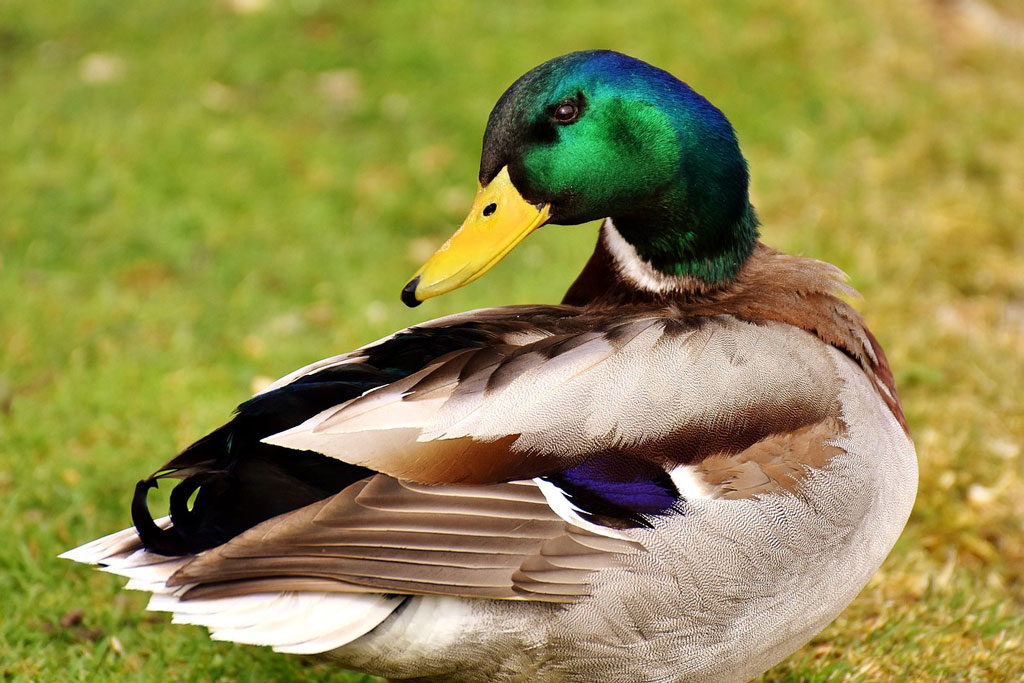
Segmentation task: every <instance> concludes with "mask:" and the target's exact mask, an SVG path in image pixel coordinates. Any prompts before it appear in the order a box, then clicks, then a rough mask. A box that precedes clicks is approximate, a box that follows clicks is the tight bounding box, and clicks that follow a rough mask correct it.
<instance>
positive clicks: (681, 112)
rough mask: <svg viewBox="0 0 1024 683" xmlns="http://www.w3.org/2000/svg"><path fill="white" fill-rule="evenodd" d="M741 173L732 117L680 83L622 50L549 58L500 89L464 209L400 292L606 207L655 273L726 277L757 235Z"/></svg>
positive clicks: (464, 270)
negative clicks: (462, 216)
mask: <svg viewBox="0 0 1024 683" xmlns="http://www.w3.org/2000/svg"><path fill="white" fill-rule="evenodd" d="M747 186H748V173H747V165H746V161H745V160H744V158H743V155H742V154H741V153H740V149H739V144H738V143H737V141H736V135H735V133H734V132H733V129H732V126H731V125H730V123H729V121H728V120H727V119H726V118H725V115H723V114H722V112H720V111H719V110H718V109H717V108H715V107H714V106H713V105H712V104H711V103H710V102H708V101H707V100H706V99H704V98H703V97H702V96H700V95H699V94H697V93H696V92H694V91H693V90H692V89H691V88H690V87H689V86H687V85H686V84H685V83H683V82H682V81H680V80H678V79H676V78H675V77H674V76H672V75H671V74H669V73H668V72H666V71H663V70H661V69H658V68H655V67H653V66H651V65H650V64H647V63H645V62H642V61H640V60H638V59H634V58H632V57H628V56H626V55H623V54H620V53H617V52H610V51H587V52H574V53H571V54H568V55H564V56H562V57H557V58H555V59H552V60H551V61H548V62H545V63H544V64H541V65H540V66H538V67H536V68H534V69H532V70H531V71H529V72H527V73H526V74H525V75H523V76H522V77H521V78H520V79H519V80H517V81H516V82H515V83H513V84H512V86H511V87H509V89H508V90H506V91H505V93H504V94H503V95H502V96H501V98H500V99H499V100H498V103H497V104H496V105H495V107H494V110H493V111H492V112H491V115H490V118H489V119H488V122H487V129H486V131H485V133H484V141H483V154H482V157H481V160H480V175H479V189H478V191H477V195H476V199H475V200H474V202H473V206H472V208H471V210H470V213H469V216H468V217H467V218H466V220H465V222H464V223H463V224H462V227H461V228H459V230H458V232H456V233H455V234H454V235H453V236H452V237H451V238H450V239H449V240H448V241H447V242H446V243H445V244H444V245H443V246H442V247H441V248H440V249H439V250H438V251H437V252H436V253H435V254H434V255H433V256H431V257H430V259H429V260H428V261H427V262H426V263H425V264H424V265H423V267H421V268H420V269H419V271H417V273H416V274H415V275H414V276H413V278H412V279H411V280H410V281H409V282H408V284H406V286H405V288H404V289H403V290H402V300H403V301H404V302H405V303H406V304H408V305H409V306H416V305H418V304H419V303H421V302H422V301H423V300H425V299H427V298H429V297H432V296H437V295H439V294H443V293H445V292H448V291H451V290H453V289H456V288H457V287H461V286H462V285H465V284H468V283H470V282H472V281H473V280H475V279H477V278H478V277H480V276H481V275H483V274H484V273H485V272H487V270H489V269H490V268H491V267H492V266H493V265H494V264H495V263H497V262H498V261H499V260H501V258H502V257H504V256H505V254H507V253H508V252H510V251H511V250H512V249H513V248H514V247H515V246H516V245H517V244H518V243H519V242H520V241H522V240H523V238H525V237H526V236H527V235H528V234H530V233H531V232H533V231H534V230H536V229H537V228H539V227H540V226H542V225H544V224H545V223H557V224H578V223H584V222H587V221H591V220H596V219H601V218H609V219H611V225H612V226H613V229H614V230H615V231H616V233H617V235H618V236H621V238H622V240H624V241H625V243H626V244H628V245H629V247H631V248H632V249H631V250H629V254H630V258H635V259H639V260H642V262H643V264H642V265H643V267H645V268H648V269H651V270H653V272H654V273H656V274H660V275H662V276H664V277H668V278H672V277H675V278H679V277H686V278H692V279H696V280H698V281H700V282H702V283H706V284H709V285H714V284H716V283H721V282H727V281H729V280H731V279H732V278H733V277H735V275H736V273H737V272H738V270H739V268H740V267H741V266H742V264H743V262H744V261H745V260H746V258H747V257H748V256H749V255H750V253H751V252H752V251H753V248H754V245H755V242H756V239H757V219H756V217H755V214H754V211H753V209H752V207H751V206H750V201H749V198H748V194H747Z"/></svg>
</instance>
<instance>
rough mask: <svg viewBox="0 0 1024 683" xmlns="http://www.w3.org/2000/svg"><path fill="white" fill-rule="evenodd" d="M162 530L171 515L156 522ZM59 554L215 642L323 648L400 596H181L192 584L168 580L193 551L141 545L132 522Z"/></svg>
mask: <svg viewBox="0 0 1024 683" xmlns="http://www.w3.org/2000/svg"><path fill="white" fill-rule="evenodd" d="M157 524H158V525H159V526H160V527H161V528H166V527H167V526H169V525H170V518H167V517H165V518H163V519H159V520H157ZM60 557H62V558H64V559H67V560H73V561H75V562H81V563H83V564H93V565H101V569H102V571H105V572H109V573H111V574H116V575H118V576H123V577H125V578H127V579H128V584H127V585H126V586H125V588H127V589H129V590H141V591H147V592H149V593H152V594H153V597H152V598H151V599H150V601H149V605H148V607H147V609H150V610H153V611H162V612H172V613H173V617H172V621H173V622H174V623H176V624H195V625H198V626H205V627H207V628H208V629H210V635H211V636H212V637H213V638H215V639H217V640H230V641H233V642H236V643H246V644H250V645H269V646H271V647H273V648H274V649H275V650H277V651H278V652H290V653H293V654H316V653H319V652H327V651H329V650H333V649H335V648H338V647H341V646H342V645H344V644H346V643H349V642H351V641H353V640H355V639H356V638H358V637H360V636H362V635H364V634H366V633H368V632H369V631H370V630H372V629H373V628H375V627H376V626H377V625H378V624H380V623H381V622H382V621H384V620H385V619H387V617H388V615H390V614H391V613H392V612H393V611H394V610H395V608H396V607H398V605H400V604H401V603H402V600H403V599H404V598H402V597H394V596H385V595H379V594H372V593H322V592H308V593H307V592H283V593H256V594H252V595H241V596H236V597H230V598H210V599H203V598H198V599H194V600H182V599H181V596H182V595H183V594H184V593H185V592H186V591H187V590H188V589H189V588H191V587H192V585H185V586H168V585H167V580H168V579H170V577H171V575H173V574H174V573H175V572H176V571H178V569H180V568H181V567H182V566H184V565H185V564H187V563H188V562H189V561H190V560H191V559H192V556H186V557H168V556H165V555H158V554H156V553H152V552H149V551H147V550H145V549H143V548H142V543H141V541H140V540H139V536H138V533H137V532H136V531H135V529H134V528H129V529H124V530H122V531H118V532H116V533H113V534H110V535H109V536H104V537H103V538H98V539H96V540H95V541H92V542H90V543H86V544H85V545H82V546H79V547H77V548H74V549H72V550H68V551H67V552H65V553H62V554H61V555H60Z"/></svg>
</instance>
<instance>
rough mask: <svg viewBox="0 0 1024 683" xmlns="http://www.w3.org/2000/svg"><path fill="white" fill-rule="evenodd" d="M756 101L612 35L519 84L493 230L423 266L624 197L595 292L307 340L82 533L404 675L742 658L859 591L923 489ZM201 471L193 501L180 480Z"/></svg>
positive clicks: (460, 273) (270, 624)
mask: <svg viewBox="0 0 1024 683" xmlns="http://www.w3.org/2000/svg"><path fill="white" fill-rule="evenodd" d="M747 188H748V172H747V165H746V161H745V160H744V158H743V156H742V154H741V153H740V149H739V145H738V143H737V140H736V136H735V134H734V132H733V129H732V126H731V125H730V123H729V122H728V120H727V119H726V117H725V116H724V115H723V114H722V113H721V112H720V111H719V110H718V109H716V108H715V107H714V106H713V105H712V104H711V103H709V102H708V101H707V100H706V99H704V98H703V97H702V96H700V95H699V94H697V93H696V92H694V91H693V90H692V89H691V88H689V87H688V86H687V85H686V84H684V83H682V82H681V81H679V80H677V79H676V78H675V77H673V76H672V75H670V74H668V73H667V72H665V71H662V70H660V69H657V68H655V67H653V66H651V65H649V64H646V63H644V62H642V61H639V60H637V59H634V58H631V57H628V56H625V55H622V54H618V53H615V52H608V51H589V52H576V53H572V54H568V55H565V56H562V57H558V58H556V59H553V60H551V61H548V62H546V63H544V64H541V65H540V66H538V67H536V68H534V69H533V70H531V71H529V72H528V73H527V74H525V75H524V76H522V77H521V78H520V79H519V80H517V81H516V82H515V83H514V84H512V86H511V87H509V89H508V90H507V91H506V92H505V93H504V94H503V95H502V96H501V99H499V100H498V103H497V105H496V106H495V107H494V110H493V111H492V112H491V115H490V118H489V120H488V122H487V128H486V132H485V134H484V140H483V154H482V159H481V163H480V174H479V189H478V192H477V195H476V199H475V201H474V202H473V205H472V208H471V210H470V213H469V216H468V218H467V219H466V220H465V222H464V223H463V225H462V227H461V228H460V229H459V230H458V232H456V233H455V234H454V236H452V237H451V239H449V240H448V242H446V243H445V244H444V245H443V246H442V247H441V248H440V249H439V250H438V251H437V253H435V254H434V255H433V256H432V257H430V259H429V260H428V261H427V262H426V263H425V264H424V265H423V267H422V268H420V270H419V271H418V272H417V273H416V274H415V276H414V277H413V278H412V279H411V280H410V281H409V282H408V284H406V285H405V287H404V289H403V290H402V299H403V301H404V302H405V303H406V304H408V305H410V306H415V305H418V304H420V303H421V302H423V301H425V300H426V299H428V298H430V297H434V296H437V295H439V294H443V293H445V292H448V291H450V290H453V289H455V288H457V287H461V286H463V285H466V284H468V283H470V282H472V281H473V280H475V279H477V278H478V277H480V276H481V275H483V274H484V273H485V272H487V270H488V269H489V268H490V267H491V266H493V265H494V264H495V263H496V262H497V261H499V260H500V259H501V258H502V257H503V256H505V254H507V253H508V252H509V251H511V250H512V249H513V248H514V247H515V246H516V245H517V244H518V243H519V242H520V241H521V240H523V239H524V238H526V236H527V235H529V233H531V232H532V231H534V230H536V229H537V228H539V227H540V226H542V225H544V224H546V223H554V224H578V223H582V222H585V221H591V220H595V219H604V222H603V224H602V227H601V229H600V235H599V238H598V241H597V246H596V248H595V250H594V253H593V255H592V256H591V258H590V260H589V262H588V263H587V264H586V267H585V268H584V269H583V271H582V273H581V274H580V275H579V278H578V279H577V280H576V281H575V283H574V284H573V285H572V286H571V287H570V289H569V291H568V293H567V294H566V295H565V298H564V300H563V302H562V304H561V305H557V306H541V305H537V306H506V307H499V308H489V309H483V310H477V311H471V312H468V313H463V314H459V315H453V316H450V317H445V318H440V319H437V320H432V321H430V322H425V323H423V324H420V325H416V326H414V327H410V328H408V329H404V330H401V331H399V332H396V333H395V334H393V335H392V336H390V337H387V338H385V339H382V340H380V341H377V342H374V343H372V344H369V345H367V346H364V347H362V348H360V349H357V350H356V351H353V352H351V353H346V354H343V355H340V356H335V357H333V358H328V359H326V360H322V361H320V362H317V363H313V364H312V365H309V366H307V367H305V368H302V369H300V370H298V371H296V372H293V373H292V374H290V375H288V376H286V377H284V378H283V379H281V380H278V381H277V382H275V383H273V384H272V385H271V386H269V387H268V388H267V389H266V390H265V391H263V392H262V393H260V394H258V395H256V396H255V397H253V398H251V399H250V400H248V401H247V402H245V403H243V404H242V405H241V406H240V407H239V408H238V410H237V413H236V414H235V416H234V417H233V418H232V419H231V420H230V421H229V422H227V423H226V424H225V425H224V426H222V427H220V428H219V429H217V430H215V431H214V432H212V433H211V434H209V435H207V436H205V437H203V438H202V439H200V440H199V441H197V442H195V443H194V444H193V445H191V446H189V447H188V448H187V449H185V450H184V451H183V452H182V453H181V454H180V455H178V456H177V457H175V458H174V459H172V460H171V461H170V462H168V463H167V464H166V465H164V466H163V467H161V468H160V469H159V470H157V472H156V473H155V474H154V475H152V476H151V477H149V478H147V479H145V480H143V481H141V482H139V484H138V486H137V488H136V491H135V495H134V499H133V501H132V505H131V513H132V519H133V522H134V526H133V527H131V528H129V529H125V530H124V531H121V532H118V533H115V534H113V535H111V536H107V537H105V538H102V539H99V540H97V541H93V542H92V543H89V544H87V545H84V546H82V547H80V548H76V549H75V550H71V551H69V552H67V553H65V557H68V558H71V559H73V560H78V561H81V562H87V563H93V564H100V565H103V566H104V567H105V569H106V570H107V571H110V572H113V573H115V574H120V575H123V576H126V577H128V578H129V579H130V582H129V584H128V588H135V589H141V590H146V591H150V592H151V593H153V597H152V600H151V602H150V608H151V609H155V610H166V611H169V612H172V613H173V615H174V621H175V622H179V623H192V624H202V625H205V626H207V627H209V629H210V631H211V632H212V635H213V637H214V638H219V639H226V640H231V641H236V642H239V643H252V644H259V645H268V646H271V647H273V648H274V649H276V650H279V651H281V652H292V653H306V654H310V653H318V654H323V655H326V656H328V657H330V658H333V659H334V660H336V661H337V662H338V663H339V664H340V665H341V666H344V667H347V668H350V669H357V670H360V671H365V672H370V673H373V674H377V675H381V676H385V677H388V678H392V679H406V678H415V679H417V680H438V681H499V680H500V681H511V680H517V681H519V680H522V681H547V680H559V681H562V680H572V681H603V682H610V681H631V682H632V681H690V680H694V681H736V680H742V679H748V678H750V677H752V676H755V675H757V674H758V673H760V672H762V671H764V670H766V669H767V668H768V667H770V666H772V665H773V664H775V663H776V662H778V661H780V660H781V659H782V658H783V657H785V656H786V655H787V654H789V653H790V652H792V651H794V650H795V649H796V648H798V647H799V646H800V645H801V644H803V643H804V642H806V641H807V640H808V639H809V638H811V637H812V636H813V635H814V634H816V633H817V632H818V631H820V630H821V629H822V628H823V627H824V626H825V625H826V624H827V623H828V622H829V621H831V620H832V619H833V618H834V617H835V616H836V615H837V614H839V612H840V611H841V610H842V609H843V608H844V607H845V606H846V605H847V604H848V603H849V602H850V601H851V600H853V598H854V597H855V596H856V595H857V593H858V592H859V591H860V590H861V588H862V587H863V586H864V585H865V583H866V582H867V581H868V579H869V578H870V577H871V575H872V574H873V573H874V572H875V571H876V570H877V569H878V566H879V565H880V564H881V562H882V560H883V559H884V558H885V556H886V555H887V554H888V552H889V550H890V549H891V548H892V546H893V543H894V542H895V541H896V538H897V537H898V536H899V534H900V532H901V530H902V529H903V526H904V524H905V523H906V520H907V516H908V514H909V513H910V509H911V506H912V504H913V501H914V497H915V493H916V488H917V466H916V459H915V453H914V447H913V443H912V441H911V439H910V437H909V434H908V430H907V425H906V421H905V420H904V416H903V413H902V410H901V407H900V403H899V400H898V398H897V394H896V387H895V385H894V382H893V376H892V374H891V372H890V370H889V367H888V365H887V361H886V358H885V354H884V353H883V352H882V349H881V347H880V346H879V344H878V342H877V341H876V340H875V338H874V337H873V336H872V334H871V332H869V331H868V329H867V327H866V326H865V324H864V322H863V320H862V319H861V317H860V315H859V314H858V313H857V312H856V311H855V310H854V309H853V308H852V307H851V306H850V305H849V304H847V303H846V302H845V301H844V300H843V299H841V298H840V297H839V296H838V295H840V294H842V293H844V292H847V293H848V292H850V291H851V290H850V289H849V288H848V287H847V286H846V285H844V284H842V282H843V277H844V276H843V275H842V273H841V271H839V270H838V269H837V268H835V267H834V266H831V265H828V264H826V263H822V262H819V261H814V260H810V259H805V258H798V257H794V256H787V255H785V254H782V253H779V252H777V251H774V250H772V249H770V248H769V247H767V246H765V245H763V244H761V243H760V242H759V241H758V229H757V227H758V220H757V218H756V216H755V213H754V209H753V208H752V207H751V205H750V202H749V199H748V189H747ZM166 477H171V478H176V479H180V480H181V481H180V483H178V484H177V485H176V487H175V488H174V489H173V491H172V493H171V498H170V503H169V507H170V514H169V516H166V517H162V518H160V519H154V517H153V516H151V514H150V511H149V509H148V504H147V498H146V494H147V491H148V490H149V489H151V488H152V487H154V486H156V484H157V482H158V481H159V480H161V479H163V478H166Z"/></svg>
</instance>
